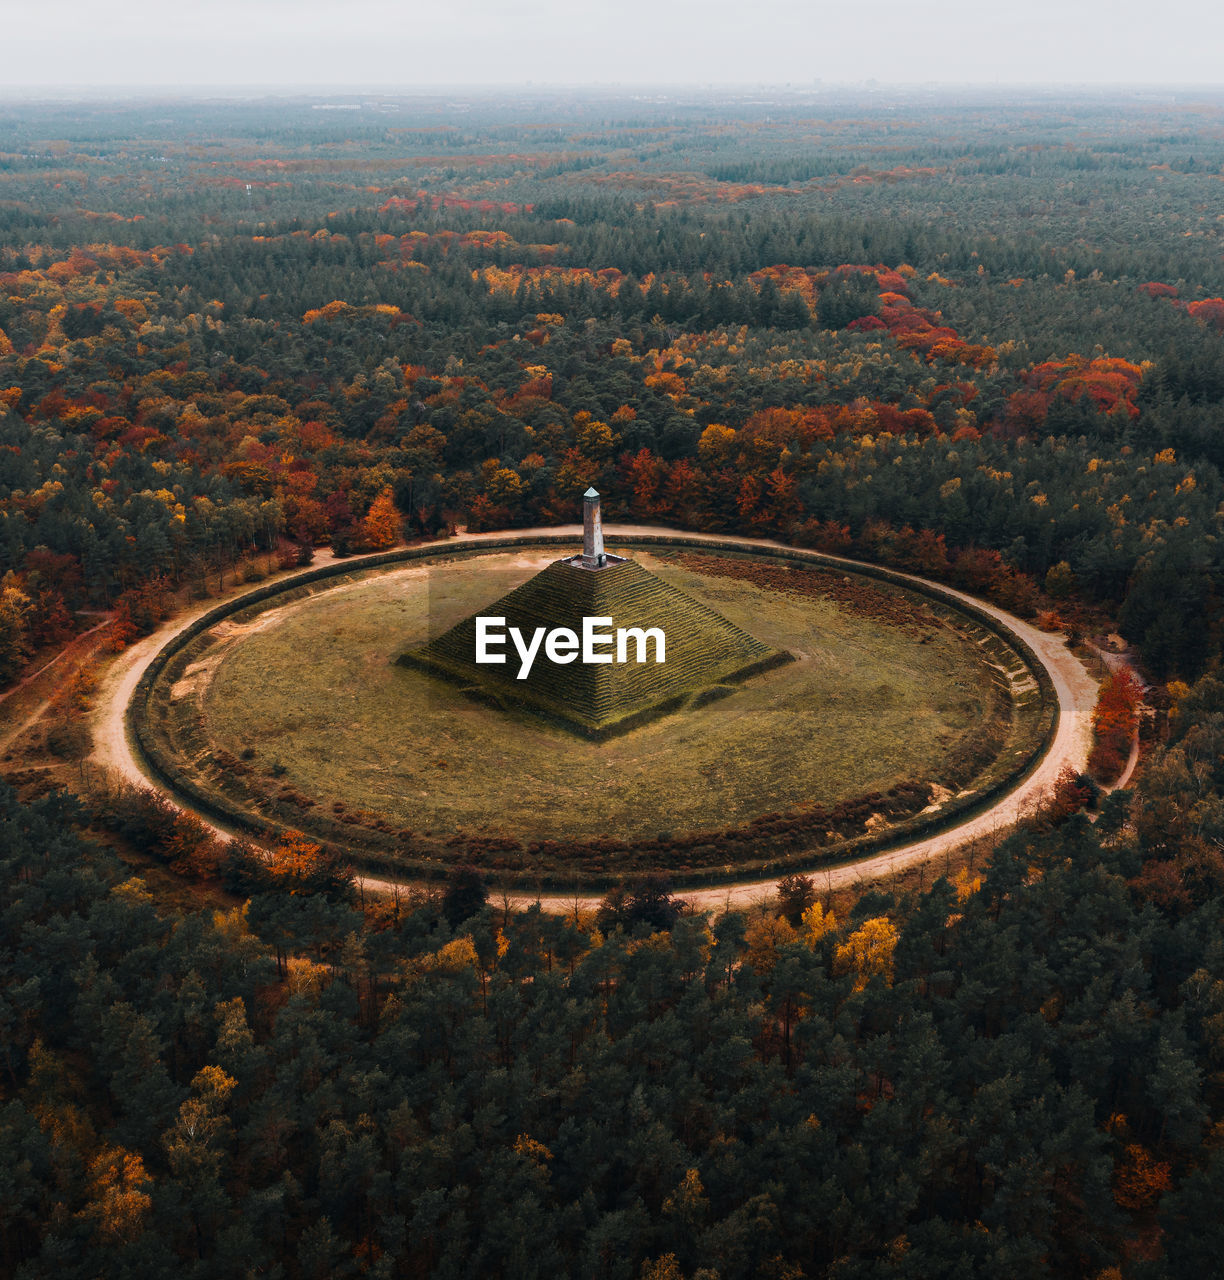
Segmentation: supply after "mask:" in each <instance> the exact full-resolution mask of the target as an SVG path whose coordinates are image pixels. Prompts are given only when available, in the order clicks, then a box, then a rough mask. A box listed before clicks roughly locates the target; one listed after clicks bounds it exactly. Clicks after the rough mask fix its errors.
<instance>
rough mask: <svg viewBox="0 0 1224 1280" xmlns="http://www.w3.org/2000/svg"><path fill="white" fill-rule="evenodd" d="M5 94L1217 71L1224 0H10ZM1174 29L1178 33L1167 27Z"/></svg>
mask: <svg viewBox="0 0 1224 1280" xmlns="http://www.w3.org/2000/svg"><path fill="white" fill-rule="evenodd" d="M6 28H7V30H6V43H7V44H8V47H9V49H10V53H11V56H10V70H9V71H8V73H7V75H6V81H5V84H4V85H3V86H2V87H0V94H3V95H4V96H9V97H11V96H20V97H25V96H30V95H31V94H33V95H34V96H37V95H38V94H40V93H41V94H54V95H57V96H58V95H62V94H64V93H65V92H83V93H91V92H99V91H118V92H128V93H145V92H170V91H172V92H174V93H185V92H193V91H194V92H200V91H205V90H206V91H210V92H214V93H219V94H223V95H225V96H229V95H231V94H233V93H249V92H253V91H266V92H272V93H277V94H279V93H284V92H299V93H309V92H319V91H331V92H342V91H350V92H359V93H360V92H385V93H401V94H402V93H418V92H427V91H448V90H449V91H454V90H462V91H464V92H470V91H474V90H480V89H488V90H492V91H499V90H506V89H524V88H526V89H530V90H534V91H540V90H550V89H569V88H573V87H578V86H591V87H596V88H605V89H621V90H640V89H656V90H657V89H662V88H670V89H684V88H724V87H725V88H730V87H744V88H749V87H753V86H769V87H773V88H782V87H787V86H788V87H790V88H791V89H792V91H795V90H799V89H802V88H804V87H807V88H814V87H817V86H819V87H820V88H821V89H823V90H837V89H845V88H859V89H862V88H871V87H873V86H878V87H880V88H881V89H883V88H898V89H900V88H905V89H930V88H933V87H935V88H942V89H955V88H972V89H987V88H989V89H997V88H1016V89H1025V88H1029V89H1034V88H1052V89H1059V88H1061V89H1068V88H1072V89H1100V88H1105V89H1127V88H1130V89H1136V88H1142V89H1151V90H1155V91H1169V90H1175V89H1178V88H1182V89H1189V88H1198V89H1210V88H1216V87H1220V86H1221V85H1222V84H1224V79H1222V76H1221V72H1220V69H1219V61H1218V50H1219V48H1220V47H1221V45H1222V44H1224V12H1221V11H1220V10H1219V9H1218V8H1216V7H1214V6H1208V5H1206V4H1200V3H1174V4H1169V5H1165V6H1163V7H1161V8H1159V9H1157V8H1154V7H1152V6H1150V5H1147V4H1146V3H1139V2H1138V0H1115V2H1114V3H1106V2H1105V0H1088V2H1087V3H1083V4H1079V5H1076V6H1074V7H1073V6H1069V5H1067V4H1065V3H1056V2H1055V0H1033V2H1032V3H1030V4H1029V5H1028V6H1027V7H1026V8H1025V10H1024V11H1023V13H1022V14H1021V13H1018V12H1017V11H1016V10H1015V9H1013V8H1011V7H1004V6H994V7H991V8H987V7H983V6H982V5H980V4H975V3H973V2H972V0H936V3H932V4H929V5H927V6H925V7H923V8H921V9H918V8H916V7H915V6H912V5H910V4H906V3H902V0H879V2H878V3H877V4H876V5H874V6H872V7H871V8H870V9H869V10H859V11H855V12H849V11H847V10H846V9H844V8H843V7H841V6H836V5H829V4H819V3H818V4H816V5H811V4H800V3H796V2H795V0H760V3H758V4H757V5H755V6H753V7H752V8H751V9H746V8H745V7H744V6H742V5H739V4H734V3H731V0H710V2H709V3H700V2H699V0H665V2H664V3H657V0H656V2H653V3H652V2H650V0H622V2H621V3H618V4H613V3H611V2H610V0H595V2H594V3H588V4H586V5H585V6H584V7H583V8H582V10H581V11H580V12H576V11H575V9H574V7H573V6H572V5H571V6H566V5H563V4H561V3H560V2H559V0H520V3H518V4H515V5H507V4H494V3H491V0H454V3H452V4H451V5H449V6H448V7H446V8H445V10H441V9H438V8H433V7H429V8H427V7H425V6H408V7H405V6H402V5H397V4H394V3H392V2H391V0H354V2H353V3H350V4H347V5H346V6H344V8H343V9H339V8H338V7H337V6H335V5H331V4H329V5H324V4H322V3H321V2H320V0H295V2H294V3H290V0H211V3H209V4H208V5H207V6H202V5H196V6H194V7H184V8H182V9H178V10H170V9H167V8H166V7H164V6H162V5H160V4H156V3H154V0H127V2H126V3H124V4H123V5H122V6H121V7H120V8H118V9H115V8H113V7H109V6H108V7H105V8H100V7H99V6H97V5H94V4H92V3H87V2H86V0H48V3H46V4H44V5H39V6H23V7H22V8H20V9H15V10H14V11H13V12H12V13H10V14H9V15H8V17H7V19H6ZM1170 33H1173V34H1170Z"/></svg>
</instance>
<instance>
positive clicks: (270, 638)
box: [168, 549, 991, 840]
mask: <svg viewBox="0 0 1224 1280" xmlns="http://www.w3.org/2000/svg"><path fill="white" fill-rule="evenodd" d="M554 558H556V552H555V551H550V550H547V549H545V550H540V551H535V550H525V551H522V552H514V553H499V554H495V555H488V556H482V557H479V558H477V559H470V558H469V559H464V560H456V561H453V562H449V563H448V562H442V563H433V564H430V565H426V566H413V567H409V568H404V569H391V570H387V571H383V572H381V573H378V574H375V575H371V576H368V577H364V578H360V579H358V580H357V581H355V582H349V583H344V584H342V585H340V586H335V587H332V588H331V589H329V590H323V591H320V592H318V593H317V594H315V595H311V596H308V597H306V598H304V599H300V600H296V601H292V602H289V603H286V604H285V605H282V606H280V607H277V608H273V609H270V610H268V611H266V612H264V613H261V614H258V615H257V616H256V617H254V618H252V619H250V620H248V621H247V622H245V623H239V622H226V623H222V624H221V626H220V627H218V628H217V629H216V631H217V633H218V634H216V635H215V636H213V637H210V640H211V643H210V644H209V645H198V646H194V647H193V649H192V650H190V651H188V653H187V654H186V660H185V662H182V663H179V662H176V663H175V664H173V666H172V668H171V669H170V670H169V672H168V677H169V678H170V679H171V680H172V681H173V691H172V701H171V710H170V715H171V717H172V718H174V719H178V720H180V721H182V722H183V723H184V724H186V723H188V722H190V723H191V724H192V726H193V729H192V733H191V735H190V736H191V738H192V739H193V740H194V741H195V742H196V743H197V744H199V743H200V742H204V743H206V744H207V748H206V750H204V751H200V750H199V749H197V751H196V753H195V754H196V757H197V758H196V760H195V762H194V765H195V769H196V770H197V771H198V773H199V774H200V776H203V775H204V774H206V773H207V772H208V771H209V765H210V762H212V761H215V760H216V758H217V757H218V756H220V757H221V758H223V759H226V758H231V757H232V758H236V759H239V760H244V761H245V768H244V773H243V778H242V787H243V788H245V789H247V790H248V791H249V792H250V793H251V795H252V796H253V797H254V796H258V795H259V793H260V792H263V793H265V794H267V793H268V792H269V791H271V792H275V791H277V790H279V791H280V792H282V793H285V794H294V793H296V794H298V795H304V796H306V797H309V798H311V799H313V800H314V801H315V805H314V806H313V809H307V810H306V811H304V812H303V815H302V821H301V822H300V823H299V824H297V825H300V826H303V827H307V828H309V825H310V822H311V813H312V812H313V813H316V814H318V813H322V814H326V816H327V818H328V819H329V820H330V821H334V819H335V817H336V815H343V814H350V815H351V814H355V813H357V812H359V811H362V812H363V813H364V815H365V816H366V817H367V818H368V817H369V815H372V814H374V815H379V817H380V818H382V819H385V821H386V823H387V824H388V825H389V826H391V827H393V828H395V829H397V830H404V829H407V830H411V831H412V832H414V833H415V834H417V835H419V836H422V837H426V838H434V839H437V840H447V839H450V838H452V837H454V836H455V835H466V836H487V837H496V836H507V837H510V836H512V837H516V838H519V839H523V840H529V839H543V838H548V839H566V838H574V837H583V836H597V835H609V834H611V835H615V836H617V837H633V838H650V837H654V836H657V835H658V834H659V833H661V832H667V833H680V832H688V831H695V830H696V831H704V830H713V829H719V828H725V827H729V826H737V825H742V824H744V823H745V822H747V821H749V820H750V819H752V818H753V817H754V816H756V815H758V814H761V813H765V812H776V811H784V810H792V809H796V808H801V807H803V806H805V805H809V804H812V803H822V804H826V805H828V804H833V803H835V802H837V801H838V800H841V799H845V798H849V797H854V796H861V795H863V794H865V793H868V792H873V791H885V790H887V788H888V787H889V786H891V785H892V784H894V783H897V782H900V781H908V780H915V781H920V782H924V783H930V784H940V783H941V781H942V778H943V774H942V769H943V766H944V763H945V761H946V760H947V759H948V757H949V755H950V754H951V753H952V752H953V750H954V749H955V748H956V747H957V745H958V744H962V745H963V743H964V742H965V740H966V738H967V737H970V736H972V735H974V734H975V733H976V732H978V730H979V728H980V726H981V724H982V722H983V719H984V718H985V717H986V716H987V715H988V714H989V709H990V706H991V692H990V687H991V686H990V672H989V671H988V669H987V668H986V667H985V666H984V665H983V662H982V654H981V651H980V650H979V649H978V647H977V646H976V644H975V643H973V641H972V640H971V639H969V638H967V637H966V636H965V635H964V634H963V631H962V624H963V619H961V620H959V621H958V617H957V615H947V614H945V613H944V611H943V610H942V609H941V608H940V607H938V606H933V605H932V604H931V603H930V602H928V601H925V600H922V599H921V598H918V597H910V596H909V595H908V594H907V593H905V592H902V591H900V590H898V589H897V588H894V587H891V586H886V585H882V584H874V583H873V584H871V585H870V587H869V588H868V589H869V590H871V591H875V592H879V593H882V594H884V595H888V596H892V597H894V599H893V600H892V601H891V602H890V604H891V607H892V609H893V612H894V613H898V612H900V614H901V615H902V616H904V618H905V619H906V621H905V624H904V625H890V626H882V625H880V623H879V622H878V621H874V620H872V619H870V618H868V617H865V616H863V615H862V614H861V613H860V612H856V611H855V610H852V609H847V608H844V607H841V606H839V605H837V604H835V603H833V602H832V601H830V600H826V599H814V598H806V597H796V596H792V595H788V594H786V593H782V592H777V591H767V590H763V589H761V588H759V587H757V586H754V585H751V584H749V583H746V582H742V581H736V580H733V579H728V578H715V577H710V576H707V574H704V573H698V572H695V571H694V569H693V568H692V567H690V565H691V558H686V559H687V560H688V563H686V564H684V565H682V564H680V563H678V562H677V561H676V560H674V559H669V558H668V557H667V556H665V555H656V554H647V553H643V552H638V553H637V554H636V558H637V559H639V560H640V561H641V562H642V563H643V564H644V565H646V566H647V567H648V568H650V569H651V570H653V571H654V572H656V573H658V574H660V575H661V576H662V577H663V578H664V579H665V580H667V581H669V582H672V583H674V584H675V585H676V586H678V587H680V588H681V589H683V590H684V591H686V592H689V593H690V594H691V595H693V596H694V597H696V598H697V599H699V600H702V601H704V602H705V603H707V604H709V605H711V606H712V607H713V608H715V609H717V610H718V611H719V612H720V613H722V614H723V615H724V616H725V617H726V618H728V619H729V620H730V621H731V622H733V623H735V624H736V625H738V626H740V627H742V628H744V629H745V630H746V631H748V632H750V633H751V634H752V635H754V636H755V637H757V638H758V639H759V640H761V641H763V642H764V643H766V644H768V645H770V646H773V647H775V648H778V649H786V650H789V651H790V652H791V653H792V654H793V655H794V656H795V658H796V659H797V660H796V661H795V662H794V663H792V664H790V665H788V666H785V667H781V668H778V669H776V670H774V671H770V672H767V673H765V674H763V675H760V676H757V677H755V678H753V679H751V680H749V681H748V682H747V683H745V684H744V685H742V686H741V687H739V688H737V689H735V691H734V692H732V693H730V694H729V695H728V696H727V697H724V698H721V699H719V700H718V701H714V702H711V703H709V704H708V705H705V706H702V707H698V708H694V709H688V710H685V711H682V712H680V713H677V714H675V715H670V716H666V717H664V718H663V719H661V720H658V721H656V722H654V723H651V724H647V725H645V726H643V727H641V728H639V729H636V730H634V731H632V732H630V733H628V734H626V735H625V736H623V737H620V738H613V739H610V740H607V741H604V742H599V743H594V742H589V741H583V740H581V739H579V738H576V737H575V736H573V735H572V734H570V733H568V732H566V731H565V730H564V729H561V728H559V727H553V726H551V725H549V724H547V723H545V722H543V721H540V720H538V719H535V718H534V717H532V716H530V715H529V714H527V713H522V714H509V713H506V712H503V711H500V710H497V709H494V708H492V707H488V706H485V705H482V704H480V703H478V702H474V701H471V700H470V699H469V698H467V697H466V696H465V695H464V694H463V692H462V691H461V690H459V689H457V688H455V687H453V686H450V685H448V684H446V683H444V682H441V681H438V680H435V679H432V678H430V677H429V676H427V675H425V674H423V673H421V672H418V671H413V670H410V669H407V668H405V667H402V666H396V665H395V662H394V660H395V658H396V657H397V656H398V655H399V654H400V653H401V652H402V651H403V650H404V649H405V648H406V647H408V646H409V645H412V644H416V643H420V642H422V641H423V640H425V639H426V638H427V637H428V636H430V635H436V634H438V632H439V631H440V630H442V629H444V628H445V627H447V626H450V625H453V624H454V623H455V622H457V621H458V620H459V619H460V618H462V617H463V616H465V615H466V614H468V613H471V612H473V611H474V610H477V609H479V608H480V607H482V606H483V605H485V604H487V603H489V602H491V601H493V600H495V599H497V598H498V597H499V596H500V595H502V594H504V593H505V592H506V591H507V590H508V589H509V588H510V587H511V586H513V585H516V584H517V583H518V582H521V581H524V580H525V579H526V578H527V577H528V576H529V575H531V574H532V573H535V572H537V571H538V570H539V569H541V568H542V567H543V566H544V565H545V564H547V563H548V562H549V561H550V560H552V559H554ZM856 581H857V580H856ZM898 601H900V607H899V610H898ZM200 717H202V718H200ZM214 772H215V770H214ZM233 781H234V780H233V779H232V778H230V779H227V790H229V791H230V793H231V795H232V794H233V786H232V784H233Z"/></svg>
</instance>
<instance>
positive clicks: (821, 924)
mask: <svg viewBox="0 0 1224 1280" xmlns="http://www.w3.org/2000/svg"><path fill="white" fill-rule="evenodd" d="M801 923H802V925H803V940H804V942H806V943H807V945H808V946H809V947H814V946H815V945H816V944H817V943H818V942H819V941H820V940H821V938H823V937H824V936H825V935H826V934H829V933H832V932H833V931H834V930H835V929H836V928H837V917H836V916H835V915H834V914H833V912H832V911H825V909H824V907H822V906H821V905H820V903H819V902H813V903H812V905H811V906H810V907H808V909H807V910H806V911H805V912H804V913H803V917H802V921H801Z"/></svg>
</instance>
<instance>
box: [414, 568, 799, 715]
mask: <svg viewBox="0 0 1224 1280" xmlns="http://www.w3.org/2000/svg"><path fill="white" fill-rule="evenodd" d="M480 616H483V617H504V618H505V619H506V628H507V631H508V630H509V628H511V627H518V628H519V629H520V631H522V632H523V633H524V635H530V634H531V633H532V632H534V630H535V629H536V628H537V627H544V628H546V629H547V630H552V629H554V628H556V627H568V628H569V629H570V630H572V631H574V632H576V633H579V634H581V631H582V619H583V618H584V617H603V618H608V617H610V618H611V619H612V627H613V628H617V627H659V628H661V629H662V630H663V632H664V634H665V635H666V637H667V652H666V661H665V662H662V663H657V662H654V661H650V662H645V663H637V662H627V663H615V662H613V663H601V664H590V665H588V664H584V663H583V662H581V661H574V662H570V663H564V664H562V663H554V662H551V661H549V659H548V657H547V655H546V654H545V653H544V652H543V649H541V651H540V653H539V654H538V655H537V657H536V660H535V664H534V665H533V667H532V669H531V673H530V675H529V676H528V677H527V679H525V680H517V679H516V678H515V673H516V672H517V670H518V664H517V658H516V655H515V653H514V649H513V646H512V645H511V644H509V642H507V652H508V661H507V663H506V665H505V666H491V665H484V664H478V663H477V662H476V661H475V653H476V617H475V615H473V616H472V617H470V618H466V619H465V620H464V621H463V622H461V623H459V624H458V626H455V627H452V628H451V630H449V631H447V632H446V633H445V634H443V635H441V636H439V637H438V638H437V639H436V640H433V641H431V642H430V643H428V644H426V645H424V646H422V647H421V648H418V649H414V650H410V651H409V652H408V653H405V654H404V655H403V656H402V657H401V658H400V659H399V661H400V662H402V663H404V664H406V665H411V666H418V667H422V668H424V669H425V670H427V671H430V672H432V673H434V674H438V675H444V676H447V677H448V678H450V679H452V680H457V681H459V682H461V683H463V684H464V685H467V686H474V687H475V689H476V690H479V691H480V692H481V693H483V694H484V695H486V696H492V697H494V698H495V699H496V700H497V701H499V702H501V703H503V704H514V705H520V706H525V707H527V708H529V709H530V710H533V711H535V712H537V713H542V714H544V715H546V716H548V717H550V718H553V719H558V720H561V721H562V722H564V723H565V724H567V725H569V726H570V727H572V728H575V729H578V730H580V731H581V732H583V733H586V734H588V735H591V736H595V737H600V736H603V735H605V734H607V733H610V732H619V731H624V730H626V729H628V728H632V727H634V726H635V725H638V724H641V723H643V722H644V721H646V720H649V719H652V718H654V717H655V716H657V715H662V714H665V713H666V712H668V711H672V710H675V709H677V708H679V707H681V706H683V705H684V704H685V703H686V702H687V701H689V700H690V699H691V698H693V697H694V696H696V695H700V694H701V693H702V692H703V691H706V690H710V689H713V688H714V687H715V686H719V685H722V684H725V683H726V682H728V681H735V680H742V679H745V678H746V677H747V676H749V675H753V674H755V673H756V672H758V671H763V670H766V669H767V668H769V667H772V666H776V665H779V664H780V663H783V662H788V661H790V660H791V659H790V654H788V653H785V652H782V651H779V650H777V649H771V648H770V647H769V646H768V645H765V644H762V643H761V642H760V641H759V640H755V639H753V637H752V636H750V635H748V633H747V632H745V631H742V630H741V629H740V628H739V627H737V626H735V625H734V624H732V623H730V622H728V621H727V619H726V618H724V617H723V616H722V615H721V614H719V613H716V612H715V611H714V610H713V609H711V608H709V607H707V606H706V605H704V604H701V603H700V602H698V601H696V600H694V599H692V597H691V596H688V595H686V594H685V593H684V592H683V591H681V590H680V589H679V588H677V587H674V586H672V585H671V584H670V583H667V582H664V581H663V580H662V579H661V578H659V577H657V576H656V575H655V574H653V573H651V572H650V571H649V570H648V569H645V568H643V567H642V566H641V565H640V564H638V563H636V562H635V561H633V560H622V561H619V562H616V563H609V564H607V565H605V566H604V567H603V568H601V569H597V570H591V569H587V568H582V567H578V566H576V565H573V564H571V563H569V562H568V561H565V560H558V561H555V562H554V563H553V564H550V565H548V566H547V568H545V569H542V570H541V571H540V572H539V573H538V574H536V575H535V577H533V578H531V579H529V580H528V581H527V582H525V583H523V585H522V586H520V587H516V588H515V589H514V590H513V591H511V592H510V593H509V594H508V595H505V596H503V597H502V599H500V600H499V601H497V602H496V603H495V604H490V605H488V606H487V607H486V608H484V609H482V610H481V611H480ZM651 656H652V658H653V646H652V647H651Z"/></svg>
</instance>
